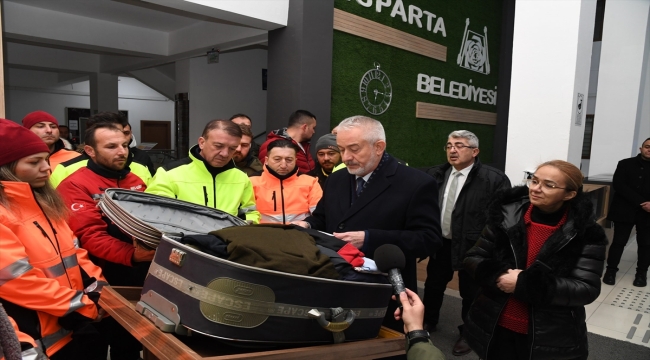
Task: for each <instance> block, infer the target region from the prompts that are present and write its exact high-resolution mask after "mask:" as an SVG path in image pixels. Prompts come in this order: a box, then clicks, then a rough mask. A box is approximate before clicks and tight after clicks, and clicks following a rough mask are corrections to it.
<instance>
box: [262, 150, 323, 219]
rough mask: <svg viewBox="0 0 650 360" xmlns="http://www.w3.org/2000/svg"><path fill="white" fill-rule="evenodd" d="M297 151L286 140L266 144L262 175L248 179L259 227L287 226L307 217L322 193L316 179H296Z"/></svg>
mask: <svg viewBox="0 0 650 360" xmlns="http://www.w3.org/2000/svg"><path fill="white" fill-rule="evenodd" d="M298 151H299V149H298V147H297V146H296V145H294V143H293V142H291V141H289V140H276V141H274V142H272V143H270V144H269V146H268V148H267V152H266V154H267V155H266V161H265V163H266V164H265V165H264V171H263V172H262V175H261V176H253V177H251V178H250V179H251V182H252V183H253V189H254V191H255V203H256V204H257V210H258V211H259V212H260V214H261V216H262V219H261V220H260V223H276V224H289V223H290V222H292V221H297V220H304V219H305V218H306V217H307V216H309V215H311V214H312V212H313V211H314V209H315V208H316V204H318V200H320V198H321V197H322V196H323V191H322V190H321V188H320V185H318V181H317V180H316V178H314V177H312V176H307V175H302V176H298V167H297V166H296V154H297V153H298Z"/></svg>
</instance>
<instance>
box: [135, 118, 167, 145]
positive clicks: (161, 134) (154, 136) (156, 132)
mask: <svg viewBox="0 0 650 360" xmlns="http://www.w3.org/2000/svg"><path fill="white" fill-rule="evenodd" d="M171 129H172V122H171V121H154V120H140V141H141V142H142V143H156V146H154V147H153V148H152V149H155V150H171V148H172V131H171Z"/></svg>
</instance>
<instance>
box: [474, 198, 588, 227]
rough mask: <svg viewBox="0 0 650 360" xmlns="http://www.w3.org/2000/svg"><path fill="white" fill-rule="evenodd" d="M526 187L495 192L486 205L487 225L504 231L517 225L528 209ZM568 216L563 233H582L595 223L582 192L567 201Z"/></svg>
mask: <svg viewBox="0 0 650 360" xmlns="http://www.w3.org/2000/svg"><path fill="white" fill-rule="evenodd" d="M529 204H530V200H529V198H528V187H526V186H516V187H513V188H511V189H506V190H502V191H499V192H497V193H496V194H495V195H494V197H493V198H492V201H491V202H490V204H489V205H488V210H487V211H488V214H487V215H488V217H487V223H488V224H490V225H494V226H498V227H501V228H504V229H506V230H507V229H510V228H512V227H514V226H515V225H517V224H518V223H519V222H520V221H521V219H522V216H523V214H524V213H525V212H526V210H527V209H528V206H529ZM568 205H569V214H568V220H567V223H566V224H565V226H564V232H565V233H567V232H571V231H573V230H576V231H577V233H578V234H581V233H582V232H584V230H585V228H586V227H587V225H589V224H591V223H593V222H594V221H595V214H594V206H593V203H592V202H591V199H589V198H588V197H587V196H586V195H585V194H584V193H583V192H582V189H580V190H579V191H578V195H576V197H575V198H573V199H572V200H570V201H569V203H568Z"/></svg>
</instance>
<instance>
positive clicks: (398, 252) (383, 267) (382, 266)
mask: <svg viewBox="0 0 650 360" xmlns="http://www.w3.org/2000/svg"><path fill="white" fill-rule="evenodd" d="M373 260H375V263H376V264H377V268H378V269H379V271H381V272H384V273H387V272H388V271H389V270H390V269H400V270H404V267H405V266H406V259H405V258H404V253H403V252H402V249H400V248H399V247H397V246H396V245H393V244H384V245H382V246H380V247H378V248H377V250H375V256H374V259H373Z"/></svg>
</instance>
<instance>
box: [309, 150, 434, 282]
mask: <svg viewBox="0 0 650 360" xmlns="http://www.w3.org/2000/svg"><path fill="white" fill-rule="evenodd" d="M382 162H383V164H382V165H381V167H379V168H378V169H376V170H375V173H374V174H373V175H372V176H371V178H370V179H369V181H368V183H367V184H366V187H365V188H364V190H363V192H362V193H361V195H360V196H359V197H358V198H356V192H355V176H354V175H351V174H350V173H349V172H347V171H345V170H340V171H336V172H334V173H332V175H330V177H329V179H328V180H327V182H326V183H325V190H324V193H323V197H322V198H321V200H320V201H319V202H318V205H317V206H316V210H315V211H314V213H313V215H312V216H310V217H308V218H307V219H306V221H307V222H309V223H310V225H311V226H312V228H314V229H317V230H322V231H325V232H328V233H334V232H339V233H340V232H348V231H366V239H365V241H364V244H363V247H362V249H361V250H362V251H363V252H364V253H365V255H366V256H367V257H369V258H373V256H374V252H375V250H376V249H377V248H378V247H379V246H381V245H383V244H394V245H397V246H399V247H400V248H401V249H402V251H404V255H405V257H406V268H405V269H404V270H403V272H402V274H403V278H404V283H405V284H406V286H407V287H408V288H410V289H417V274H416V258H421V259H424V258H426V257H427V256H429V255H431V254H433V253H435V251H436V250H438V248H440V247H441V246H442V240H441V235H440V208H439V207H438V186H437V185H436V181H435V180H434V179H433V177H431V176H429V175H427V174H425V173H423V172H422V171H419V170H416V169H413V168H409V167H407V166H404V165H401V164H398V162H397V160H395V158H393V157H392V156H390V155H388V154H384V159H383V160H382ZM355 198H356V199H355ZM414 291H415V290H414Z"/></svg>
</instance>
